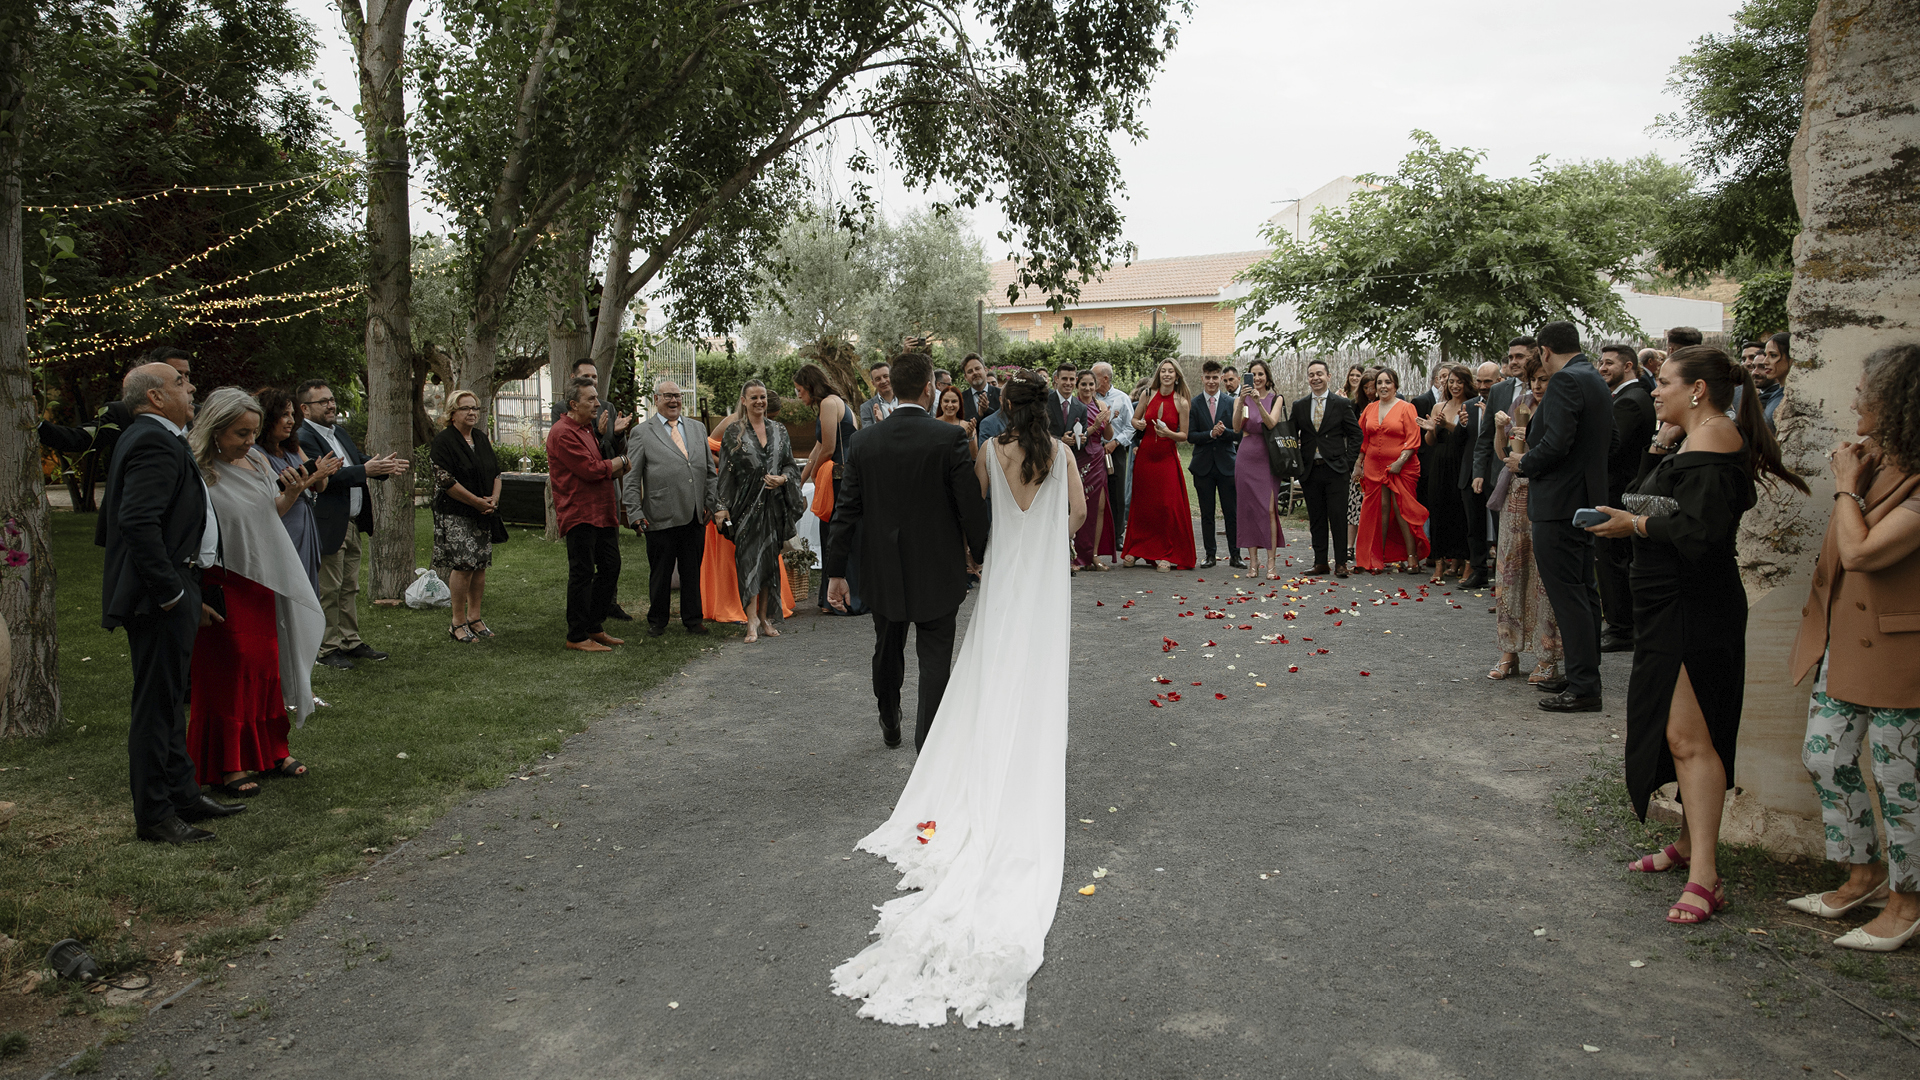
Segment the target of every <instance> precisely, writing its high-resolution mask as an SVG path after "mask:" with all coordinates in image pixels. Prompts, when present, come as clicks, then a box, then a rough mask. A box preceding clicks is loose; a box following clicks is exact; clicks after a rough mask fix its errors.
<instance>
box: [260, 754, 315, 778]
mask: <svg viewBox="0 0 1920 1080" xmlns="http://www.w3.org/2000/svg"><path fill="white" fill-rule="evenodd" d="M305 775H307V767H306V766H305V765H302V764H301V763H300V762H299V760H298V759H296V758H291V757H283V758H281V759H280V760H279V761H278V762H276V763H275V764H274V766H273V768H271V769H268V770H267V771H266V772H263V773H261V774H260V776H262V777H268V776H278V777H283V778H285V779H288V780H298V779H300V778H301V777H303V776H305Z"/></svg>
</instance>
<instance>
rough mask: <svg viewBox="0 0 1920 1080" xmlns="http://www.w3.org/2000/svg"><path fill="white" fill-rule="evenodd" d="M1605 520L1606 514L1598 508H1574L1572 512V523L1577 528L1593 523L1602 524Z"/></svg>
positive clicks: (1583, 527)
mask: <svg viewBox="0 0 1920 1080" xmlns="http://www.w3.org/2000/svg"><path fill="white" fill-rule="evenodd" d="M1606 522H1607V515H1606V514H1603V513H1601V512H1600V511H1598V510H1592V509H1587V510H1575V511H1574V512H1573V523H1574V525H1575V526H1576V527H1578V528H1582V529H1585V528H1587V527H1589V526H1593V525H1604V524H1606Z"/></svg>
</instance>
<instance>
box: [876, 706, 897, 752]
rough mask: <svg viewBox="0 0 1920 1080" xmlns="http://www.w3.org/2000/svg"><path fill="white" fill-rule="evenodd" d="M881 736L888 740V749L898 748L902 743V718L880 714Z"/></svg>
mask: <svg viewBox="0 0 1920 1080" xmlns="http://www.w3.org/2000/svg"><path fill="white" fill-rule="evenodd" d="M880 737H881V738H882V739H884V740H886V744H887V749H889V750H893V749H897V748H898V747H899V745H900V718H899V717H898V716H888V715H887V714H886V713H881V714H880Z"/></svg>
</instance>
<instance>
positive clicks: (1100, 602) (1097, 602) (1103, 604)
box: [1093, 600, 1107, 607]
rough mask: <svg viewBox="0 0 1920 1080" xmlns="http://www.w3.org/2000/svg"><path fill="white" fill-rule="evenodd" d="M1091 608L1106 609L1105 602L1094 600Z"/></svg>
mask: <svg viewBox="0 0 1920 1080" xmlns="http://www.w3.org/2000/svg"><path fill="white" fill-rule="evenodd" d="M1093 606H1094V607H1106V606H1107V603H1106V601H1104V600H1095V601H1094V602H1093Z"/></svg>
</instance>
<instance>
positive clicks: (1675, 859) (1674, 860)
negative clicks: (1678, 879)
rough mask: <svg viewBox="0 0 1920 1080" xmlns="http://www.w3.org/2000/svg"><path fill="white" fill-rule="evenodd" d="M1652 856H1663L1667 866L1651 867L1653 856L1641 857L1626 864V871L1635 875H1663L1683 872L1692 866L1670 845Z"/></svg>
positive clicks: (1691, 861)
mask: <svg viewBox="0 0 1920 1080" xmlns="http://www.w3.org/2000/svg"><path fill="white" fill-rule="evenodd" d="M1654 854H1656V855H1665V856H1666V857H1667V865H1665V866H1655V865H1653V855H1642V856H1640V857H1639V858H1637V859H1635V860H1633V861H1632V862H1630V863H1628V864H1627V869H1629V870H1631V871H1633V872H1634V873H1636V874H1664V873H1666V872H1667V871H1669V870H1685V869H1686V868H1687V867H1689V866H1691V865H1693V860H1692V859H1689V858H1687V857H1686V856H1685V855H1682V854H1680V852H1679V850H1678V849H1677V848H1675V847H1674V846H1673V845H1672V844H1668V845H1667V846H1666V847H1664V848H1661V849H1660V850H1659V851H1657V852H1655V853H1654Z"/></svg>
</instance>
